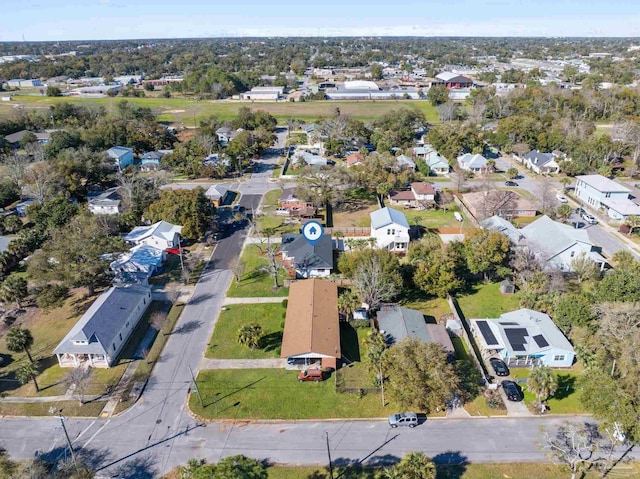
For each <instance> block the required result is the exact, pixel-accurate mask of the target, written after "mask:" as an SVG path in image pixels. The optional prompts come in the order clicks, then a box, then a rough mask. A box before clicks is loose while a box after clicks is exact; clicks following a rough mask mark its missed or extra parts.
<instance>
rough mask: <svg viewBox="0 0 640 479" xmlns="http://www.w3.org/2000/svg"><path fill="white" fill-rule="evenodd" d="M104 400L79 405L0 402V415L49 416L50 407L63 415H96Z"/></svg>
mask: <svg viewBox="0 0 640 479" xmlns="http://www.w3.org/2000/svg"><path fill="white" fill-rule="evenodd" d="M105 404H106V403H105V401H93V402H89V403H85V404H83V405H80V402H79V401H58V402H44V403H0V416H51V411H50V409H51V408H53V410H55V411H57V414H63V415H65V416H79V417H97V416H98V415H99V414H100V413H101V412H102V410H103V409H104V406H105Z"/></svg>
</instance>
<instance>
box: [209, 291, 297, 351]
mask: <svg viewBox="0 0 640 479" xmlns="http://www.w3.org/2000/svg"><path fill="white" fill-rule="evenodd" d="M286 311H287V308H286V307H285V306H284V305H283V304H282V303H267V304H233V305H230V306H225V308H224V309H223V310H222V311H221V312H220V317H219V318H218V322H217V323H216V327H215V330H214V331H213V334H212V335H211V340H210V341H209V346H208V347H207V351H206V353H205V357H207V358H213V359H262V358H277V357H279V356H280V346H281V344H282V329H283V325H284V315H285V313H286ZM249 323H257V324H259V325H260V326H261V327H262V332H263V336H262V338H261V339H260V347H259V349H251V348H249V347H247V346H243V345H242V344H240V343H239V342H238V330H239V329H240V328H241V327H242V326H243V325H245V324H249Z"/></svg>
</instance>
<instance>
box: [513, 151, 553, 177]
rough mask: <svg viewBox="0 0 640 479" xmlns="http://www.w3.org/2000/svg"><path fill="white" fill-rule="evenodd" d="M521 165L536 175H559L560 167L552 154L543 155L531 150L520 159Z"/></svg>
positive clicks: (540, 152)
mask: <svg viewBox="0 0 640 479" xmlns="http://www.w3.org/2000/svg"><path fill="white" fill-rule="evenodd" d="M522 163H523V164H524V165H525V166H526V167H527V168H529V169H531V170H533V171H535V172H536V173H538V174H539V175H540V174H543V173H560V165H558V162H557V161H556V155H554V154H553V153H544V152H542V151H540V150H531V151H530V152H529V153H527V154H526V155H524V156H523V157H522Z"/></svg>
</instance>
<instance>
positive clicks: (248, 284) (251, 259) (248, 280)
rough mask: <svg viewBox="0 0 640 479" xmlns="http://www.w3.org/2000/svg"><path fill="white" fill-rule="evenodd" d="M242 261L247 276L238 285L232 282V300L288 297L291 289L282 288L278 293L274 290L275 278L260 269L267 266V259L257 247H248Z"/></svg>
mask: <svg viewBox="0 0 640 479" xmlns="http://www.w3.org/2000/svg"><path fill="white" fill-rule="evenodd" d="M241 260H242V261H243V262H244V264H245V265H246V268H245V271H246V272H245V274H243V275H242V276H241V279H240V282H239V283H238V284H236V282H235V280H234V281H232V282H231V286H230V287H229V291H228V292H227V296H229V297H232V298H243V297H247V298H256V297H265V296H288V295H289V288H285V287H280V288H279V289H278V290H277V291H274V290H273V278H272V276H271V275H270V274H269V273H267V272H264V271H260V268H262V267H263V266H266V265H267V263H268V260H267V258H265V257H264V255H262V254H261V253H260V250H259V248H258V247H257V246H256V245H247V247H246V248H245V249H244V250H243V251H242V256H241ZM284 277H285V272H284V270H282V271H281V272H280V276H279V278H280V283H279V284H282V281H283V280H284Z"/></svg>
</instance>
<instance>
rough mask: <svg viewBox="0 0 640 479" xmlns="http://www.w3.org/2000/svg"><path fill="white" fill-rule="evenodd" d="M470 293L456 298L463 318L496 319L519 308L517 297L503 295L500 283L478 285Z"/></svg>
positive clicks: (516, 295) (514, 295) (515, 295)
mask: <svg viewBox="0 0 640 479" xmlns="http://www.w3.org/2000/svg"><path fill="white" fill-rule="evenodd" d="M471 289H472V290H471V292H469V293H467V294H460V295H459V296H458V297H457V300H458V305H459V306H460V309H461V310H462V313H463V314H464V316H465V318H467V319H474V318H498V317H499V316H500V315H501V314H502V313H506V312H508V311H513V310H516V309H519V308H520V298H519V295H518V294H517V293H516V294H512V295H504V294H502V293H501V292H500V283H479V284H476V285H474V286H472V288H471Z"/></svg>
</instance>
